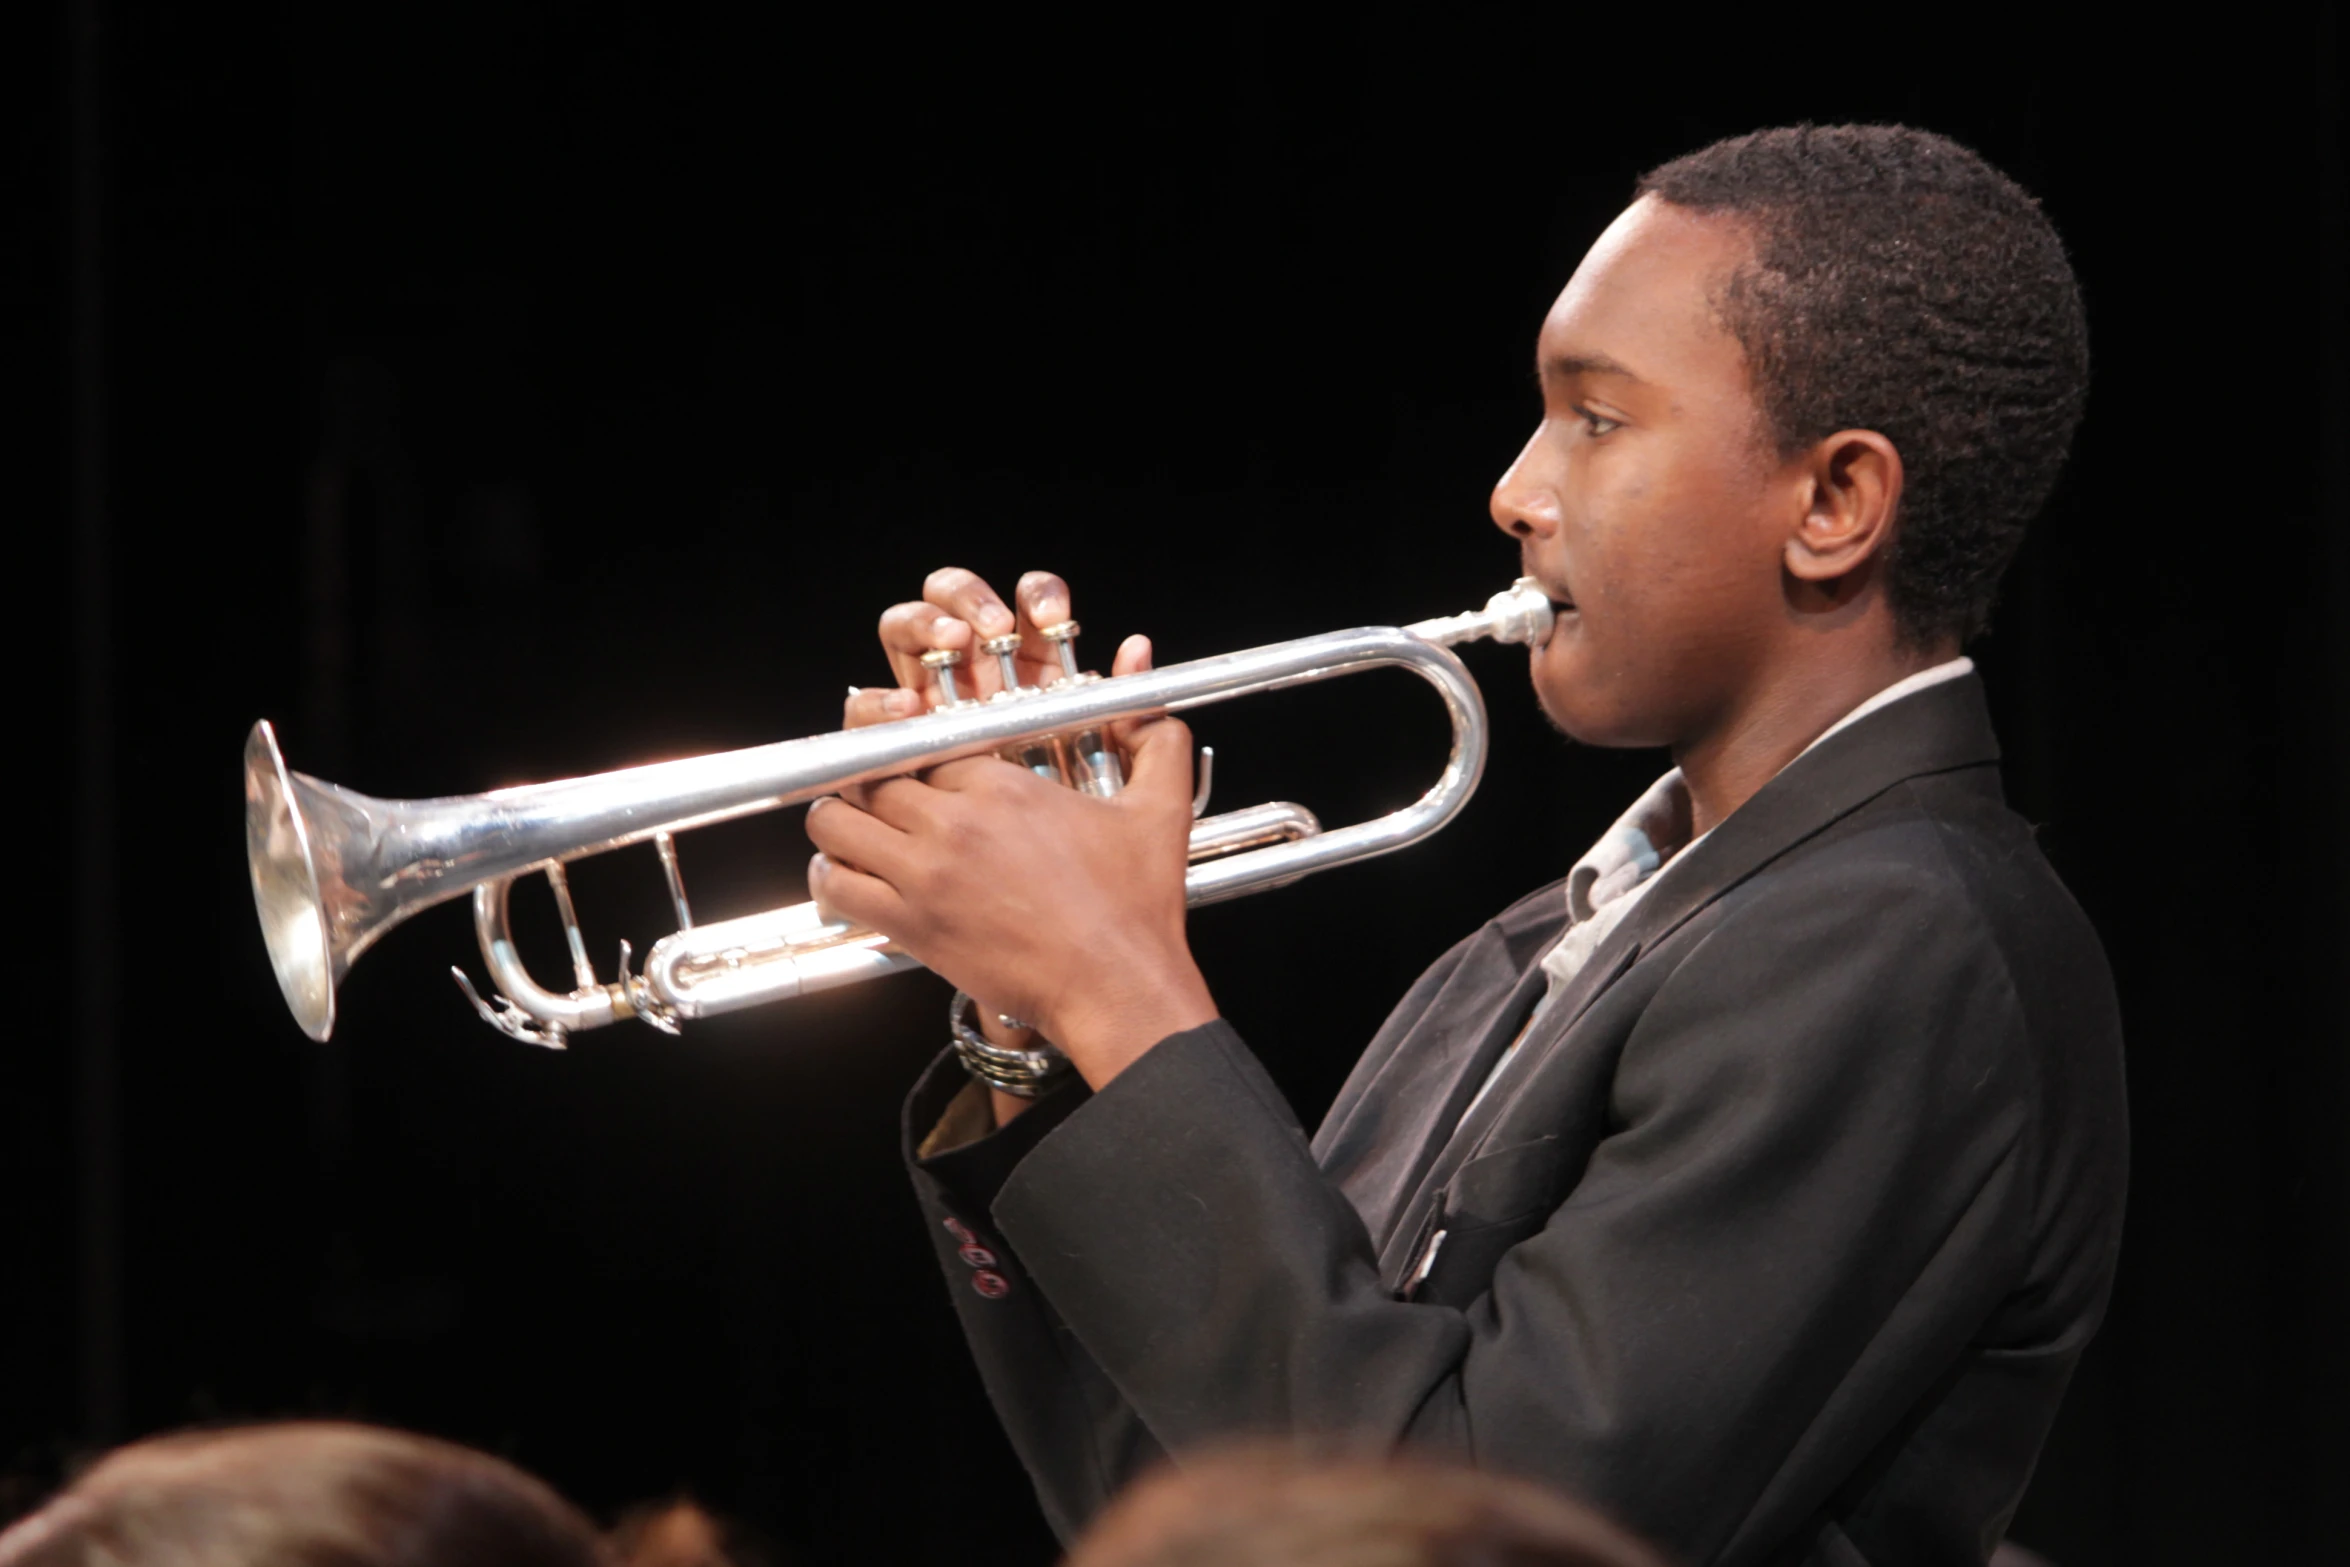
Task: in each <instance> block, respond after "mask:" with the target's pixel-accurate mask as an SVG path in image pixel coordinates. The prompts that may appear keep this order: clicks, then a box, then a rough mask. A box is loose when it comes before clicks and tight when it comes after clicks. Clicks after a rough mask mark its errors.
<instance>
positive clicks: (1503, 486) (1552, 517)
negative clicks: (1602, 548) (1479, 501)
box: [1487, 429, 1559, 539]
mask: <svg viewBox="0 0 2350 1567" xmlns="http://www.w3.org/2000/svg"><path fill="white" fill-rule="evenodd" d="M1541 444H1542V431H1541V430H1540V429H1536V430H1535V432H1534V434H1533V436H1532V438H1530V439H1529V440H1528V441H1527V442H1526V446H1525V449H1524V450H1523V451H1521V452H1519V453H1518V456H1517V460H1516V461H1515V462H1513V463H1511V464H1510V465H1509V468H1508V470H1507V471H1506V472H1504V473H1503V474H1502V476H1501V477H1500V478H1499V479H1497V480H1495V481H1494V485H1493V498H1492V500H1491V501H1490V502H1489V503H1488V506H1487V509H1488V510H1489V511H1491V512H1492V514H1493V525H1494V526H1495V527H1497V528H1499V529H1500V530H1501V531H1502V532H1504V533H1506V534H1508V535H1509V536H1510V537H1511V538H1513V539H1533V538H1539V539H1547V538H1549V537H1550V536H1551V535H1552V534H1553V533H1555V532H1557V531H1558V523H1559V503H1558V492H1557V491H1556V490H1555V489H1553V488H1552V487H1551V486H1550V484H1548V483H1547V482H1546V475H1544V474H1543V472H1542V464H1541V461H1540V458H1539V451H1538V448H1539V447H1540V446H1541Z"/></svg>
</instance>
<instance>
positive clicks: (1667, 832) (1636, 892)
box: [1456, 656, 1975, 1124]
mask: <svg viewBox="0 0 2350 1567" xmlns="http://www.w3.org/2000/svg"><path fill="white" fill-rule="evenodd" d="M1974 669H1975V661H1974V660H1973V659H1971V658H1966V657H1963V656H1962V657H1959V658H1954V659H1952V660H1950V661H1949V662H1948V663H1946V664H1936V665H1935V666H1934V667H1933V668H1931V669H1921V670H1919V671H1918V672H1917V673H1916V674H1914V675H1911V676H1908V677H1907V678H1906V679H1902V680H1896V681H1895V682H1893V684H1891V685H1889V686H1887V687H1886V688H1885V689H1884V690H1882V691H1880V692H1878V693H1877V694H1876V695H1875V696H1872V697H1870V698H1869V699H1868V700H1867V701H1865V702H1863V703H1861V704H1860V705H1859V706H1857V707H1855V708H1854V709H1853V710H1852V711H1851V712H1849V713H1846V714H1845V715H1844V716H1843V717H1842V718H1839V719H1837V720H1836V721H1835V722H1834V723H1832V724H1830V725H1829V726H1828V727H1827V728H1825V729H1823V730H1821V731H1820V733H1819V735H1818V736H1817V737H1816V738H1815V739H1814V740H1813V741H1812V743H1811V745H1807V746H1805V747H1804V748H1803V750H1802V751H1798V752H1796V753H1795V755H1796V757H1800V756H1802V755H1804V754H1805V752H1808V751H1810V750H1811V749H1812V747H1813V746H1816V745H1818V744H1819V743H1820V742H1821V741H1822V740H1825V739H1827V738H1828V736H1830V735H1832V734H1835V733H1836V732H1838V731H1839V730H1843V729H1849V728H1851V727H1852V726H1853V725H1854V724H1857V723H1859V722H1860V721H1861V720H1862V719H1864V718H1866V717H1868V716H1869V714H1871V713H1874V712H1876V711H1877V710H1878V709H1879V708H1882V707H1888V706H1890V705H1892V704H1893V703H1895V702H1898V701H1900V700H1901V699H1902V698H1903V697H1905V696H1913V695H1915V694H1916V693H1918V692H1920V691H1923V690H1925V689H1927V688H1928V687H1930V686H1938V685H1940V684H1942V683H1943V682H1944V681H1946V680H1956V679H1958V678H1959V677H1960V676H1961V675H1970V674H1973V673H1974ZM1788 760H1789V761H1790V762H1791V763H1792V762H1793V761H1794V760H1795V758H1794V757H1790V758H1789V759H1788ZM1782 770H1784V769H1782ZM1693 825H1695V822H1694V818H1693V814H1692V808H1691V804H1690V800H1689V785H1688V784H1687V782H1686V781H1684V780H1683V778H1682V777H1681V769H1680V768H1678V767H1676V768H1674V769H1672V770H1671V771H1670V772H1668V773H1666V774H1665V775H1664V776H1663V777H1662V778H1659V779H1658V780H1657V781H1656V782H1655V783H1653V784H1650V785H1649V786H1648V789H1647V791H1646V792H1645V793H1643V794H1642V795H1641V796H1640V798H1639V799H1637V800H1634V801H1633V802H1632V808H1631V809H1630V810H1628V811H1626V812H1625V813H1624V814H1623V815H1621V816H1619V817H1617V818H1616V824H1615V825H1614V826H1613V827H1610V828H1609V829H1608V830H1607V831H1606V832H1604V833H1602V834H1600V836H1599V841H1598V842H1597V843H1595V844H1593V845H1592V846H1591V847H1590V849H1589V850H1588V851H1586V852H1585V854H1584V856H1583V857H1582V858H1581V859H1579V860H1577V861H1576V862H1575V867H1574V869H1572V870H1570V871H1568V872H1567V928H1566V929H1565V930H1564V931H1563V932H1561V933H1560V935H1559V939H1558V940H1557V941H1556V942H1554V943H1553V944H1552V945H1551V949H1550V950H1549V951H1548V952H1546V953H1544V954H1543V955H1542V972H1543V975H1544V978H1545V979H1546V980H1547V982H1548V984H1547V988H1546V989H1545V990H1544V991H1543V993H1542V1000H1541V1001H1540V1002H1539V1003H1537V1004H1536V1006H1535V1008H1534V1012H1533V1015H1532V1016H1531V1017H1529V1018H1527V1020H1526V1026H1525V1027H1524V1028H1521V1029H1520V1030H1518V1037H1517V1038H1516V1039H1513V1040H1511V1041H1510V1046H1509V1048H1508V1049H1507V1050H1504V1051H1503V1052H1502V1053H1501V1059H1500V1060H1498V1061H1496V1062H1494V1063H1493V1070H1492V1071H1490V1072H1488V1073H1487V1074H1486V1075H1485V1083H1484V1086H1483V1087H1481V1088H1479V1089H1478V1090H1477V1097H1476V1098H1474V1099H1472V1100H1470V1101H1469V1105H1468V1109H1466V1110H1463V1111H1462V1112H1461V1120H1463V1121H1466V1120H1467V1119H1468V1118H1469V1112H1470V1111H1472V1110H1475V1109H1476V1108H1477V1106H1478V1105H1479V1104H1480V1103H1481V1102H1482V1101H1483V1100H1484V1098H1485V1096H1486V1095H1487V1094H1489V1093H1491V1092H1493V1086H1494V1084H1496V1083H1498V1082H1500V1081H1501V1078H1502V1074H1503V1073H1504V1072H1506V1071H1508V1070H1509V1067H1510V1063H1511V1062H1513V1061H1515V1060H1516V1059H1517V1056H1518V1047H1519V1046H1520V1045H1522V1044H1524V1043H1525V1042H1526V1036H1528V1035H1529V1034H1531V1033H1533V1032H1534V1025H1535V1024H1536V1023H1538V1022H1540V1021H1541V1019H1542V1015H1543V1013H1544V1012H1546V1011H1548V1010H1549V1009H1550V1005H1551V1003H1552V1002H1554V1001H1556V1000H1557V999H1558V997H1559V995H1560V994H1561V993H1562V992H1564V991H1565V990H1566V988H1567V986H1568V985H1569V984H1571V983H1573V981H1574V978H1575V976H1576V975H1578V974H1580V973H1582V972H1583V965H1584V964H1585V963H1588V962H1589V961H1590V960H1591V954H1592V953H1593V952H1595V951H1597V950H1598V948H1599V944H1600V943H1601V942H1603V941H1605V940H1606V939H1607V937H1608V933H1609V932H1610V931H1612V930H1614V929H1615V928H1616V927H1617V926H1618V925H1621V924H1622V923H1623V922H1624V916H1626V915H1627V914H1630V913H1631V912H1632V910H1633V908H1634V907H1636V906H1637V905H1638V904H1639V902H1640V900H1641V899H1642V898H1644V897H1646V896H1647V895H1648V890H1649V889H1650V888H1651V887H1653V886H1655V885H1656V884H1657V882H1658V881H1659V880H1660V879H1661V874H1660V873H1661V872H1662V871H1663V870H1664V869H1665V867H1666V866H1668V865H1670V864H1672V863H1673V862H1675V861H1677V860H1679V859H1681V858H1682V857H1683V856H1685V855H1686V854H1687V853H1688V852H1689V851H1690V850H1691V849H1693V848H1695V847H1696V846H1697V845H1698V844H1700V843H1702V842H1703V841H1704V840H1705V836H1706V835H1705V834H1704V833H1699V834H1698V835H1697V836H1696V837H1694V838H1692V837H1691V836H1690V835H1689V832H1690V828H1691V827H1692V826H1693ZM1456 1124H1457V1123H1456Z"/></svg>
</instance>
